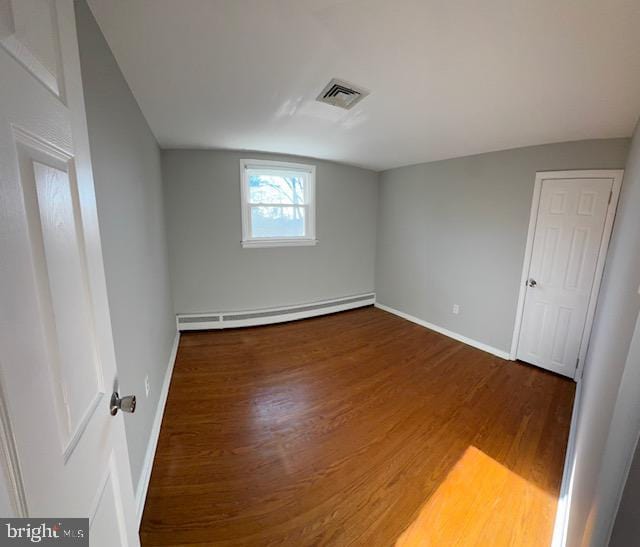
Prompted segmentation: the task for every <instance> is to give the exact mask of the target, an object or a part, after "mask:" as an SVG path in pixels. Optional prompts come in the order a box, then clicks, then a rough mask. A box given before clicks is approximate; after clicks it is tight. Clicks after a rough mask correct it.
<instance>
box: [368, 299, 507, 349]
mask: <svg viewBox="0 0 640 547" xmlns="http://www.w3.org/2000/svg"><path fill="white" fill-rule="evenodd" d="M375 306H376V308H379V309H381V310H383V311H386V312H389V313H392V314H394V315H397V316H398V317H402V318H403V319H406V320H407V321H411V322H412V323H416V324H418V325H421V326H423V327H425V328H427V329H429V330H433V331H435V332H438V333H440V334H444V335H445V336H448V337H449V338H453V339H454V340H457V341H458V342H462V343H463V344H467V345H468V346H473V347H474V348H477V349H480V350H482V351H486V352H487V353H491V354H493V355H495V356H496V357H500V358H501V359H509V353H508V352H506V351H504V350H501V349H498V348H494V347H493V346H489V345H488V344H485V343H484V342H478V341H477V340H473V339H472V338H467V337H466V336H464V335H462V334H458V333H457V332H453V331H450V330H448V329H445V328H444V327H440V326H438V325H434V324H433V323H429V322H428V321H424V320H423V319H420V318H418V317H415V316H413V315H409V314H408V313H405V312H403V311H400V310H396V309H395V308H391V307H389V306H385V305H384V304H380V303H379V302H376V304H375Z"/></svg>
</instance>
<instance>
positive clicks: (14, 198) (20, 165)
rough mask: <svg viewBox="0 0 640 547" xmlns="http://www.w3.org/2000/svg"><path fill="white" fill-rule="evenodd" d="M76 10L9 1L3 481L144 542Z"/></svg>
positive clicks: (95, 529)
mask: <svg viewBox="0 0 640 547" xmlns="http://www.w3.org/2000/svg"><path fill="white" fill-rule="evenodd" d="M73 10H74V8H73V0H0V257H1V258H0V348H1V351H0V388H1V392H0V395H1V397H2V400H1V401H0V403H3V404H0V415H1V416H0V417H1V418H2V420H0V437H1V438H0V441H2V443H1V444H2V446H0V448H1V449H3V451H4V452H5V455H6V456H7V457H6V459H5V461H4V462H3V463H4V464H5V465H3V466H0V474H1V475H2V477H0V478H1V479H2V480H1V482H3V483H4V485H5V486H7V483H8V486H9V492H10V493H11V494H12V505H13V512H14V513H15V516H30V517H89V518H90V519H91V521H90V522H91V524H90V530H91V532H90V538H91V544H92V545H105V546H106V545H109V546H114V545H138V544H139V540H138V535H137V526H136V522H135V516H134V515H135V511H134V501H133V489H132V484H131V473H130V468H129V460H128V455H127V446H126V439H125V434H124V424H123V416H122V413H118V415H116V416H115V417H112V416H111V415H110V412H109V402H110V397H111V393H112V392H113V391H114V388H115V387H116V384H117V371H116V363H115V355H114V349H113V340H112V334H111V325H110V319H109V309H108V302H107V295H106V285H105V279H104V271H103V263H102V252H101V247H100V235H99V231H98V219H97V215H96V203H95V194H94V187H93V178H92V170H91V162H90V156H89V144H88V137H87V127H86V118H85V113H84V100H83V95H82V83H81V77H80V64H79V58H78V44H77V37H76V29H75V17H74V11H73ZM5 516H6V515H5Z"/></svg>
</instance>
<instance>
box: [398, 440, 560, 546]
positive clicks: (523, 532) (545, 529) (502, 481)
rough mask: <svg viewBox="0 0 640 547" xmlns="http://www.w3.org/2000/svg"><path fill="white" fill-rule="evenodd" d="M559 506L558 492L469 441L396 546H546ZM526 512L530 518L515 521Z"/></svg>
mask: <svg viewBox="0 0 640 547" xmlns="http://www.w3.org/2000/svg"><path fill="white" fill-rule="evenodd" d="M556 505H557V499H556V497H555V496H553V495H552V494H550V493H548V492H546V491H545V490H543V489H541V488H539V487H538V486H536V485H535V484H532V483H530V482H528V481H527V480H525V479H524V478H522V477H521V476H519V475H518V474H516V473H514V472H513V471H510V470H509V469H508V468H506V467H505V466H503V465H502V464H500V463H499V462H497V461H496V460H494V459H493V458H491V457H489V456H487V455H486V454H485V453H484V452H482V451H481V450H478V449H477V448H475V447H474V446H470V447H469V448H467V450H466V451H465V452H464V454H463V455H462V457H461V458H460V460H459V461H458V462H457V463H456V465H455V466H454V467H453V468H452V469H451V471H450V472H449V474H448V476H447V478H446V479H445V480H444V482H442V484H440V486H439V487H438V489H437V490H436V492H435V493H434V494H433V495H432V496H431V498H429V501H428V502H427V503H426V504H425V505H424V506H423V507H422V509H421V510H420V513H419V514H418V516H417V518H416V519H415V520H414V521H413V523H412V524H411V525H410V526H409V527H408V528H407V529H406V530H405V531H404V532H403V533H402V535H401V536H400V537H399V538H398V540H397V542H396V546H397V547H427V546H433V547H436V546H437V547H440V546H442V545H447V546H448V547H450V546H454V545H479V546H480V545H482V546H485V545H491V546H492V547H498V546H507V545H513V546H516V545H517V546H518V547H524V546H545V547H546V546H548V545H549V544H550V543H551V535H552V531H553V521H554V518H555V510H556ZM540 507H543V508H544V510H542V511H540V510H537V511H535V512H534V511H531V509H533V508H540ZM522 515H527V519H526V521H521V522H516V521H514V519H521V518H522Z"/></svg>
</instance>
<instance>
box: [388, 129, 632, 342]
mask: <svg viewBox="0 0 640 547" xmlns="http://www.w3.org/2000/svg"><path fill="white" fill-rule="evenodd" d="M628 148H629V140H628V139H607V140H592V141H579V142H568V143H559V144H549V145H542V146H533V147H527V148H518V149H513V150H505V151H501V152H491V153H488V154H481V155H477V156H468V157H464V158H456V159H451V160H444V161H437V162H431V163H423V164H419V165H413V166H409V167H401V168H398V169H392V170H389V171H385V172H383V173H381V175H380V196H379V215H378V240H377V253H376V292H377V299H378V301H379V302H380V303H382V304H385V305H387V306H390V307H392V308H396V309H398V310H400V311H403V312H405V313H408V314H410V315H413V316H416V317H418V318H420V319H422V320H424V321H427V322H430V323H433V324H435V325H438V326H440V327H444V328H446V329H449V330H451V331H453V332H456V333H458V334H462V335H464V336H467V337H469V338H471V339H474V340H476V341H479V342H483V343H485V344H488V345H489V346H492V347H494V348H497V349H500V350H503V351H509V350H510V347H511V338H512V335H513V326H514V319H515V313H516V306H517V299H518V289H519V283H520V276H521V273H522V262H523V257H524V250H525V244H526V239H527V229H528V224H529V213H530V209H531V200H532V196H533V188H534V182H535V174H536V171H550V170H563V169H614V168H615V169H619V168H623V167H624V164H625V159H626V157H627V152H628ZM453 304H459V306H460V314H459V315H454V314H453V313H452V307H453Z"/></svg>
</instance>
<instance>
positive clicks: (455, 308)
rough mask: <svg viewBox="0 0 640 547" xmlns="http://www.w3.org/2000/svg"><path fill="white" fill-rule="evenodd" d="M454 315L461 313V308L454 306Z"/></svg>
mask: <svg viewBox="0 0 640 547" xmlns="http://www.w3.org/2000/svg"><path fill="white" fill-rule="evenodd" d="M453 313H455V314H456V315H458V314H459V313H460V306H458V304H454V305H453Z"/></svg>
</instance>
